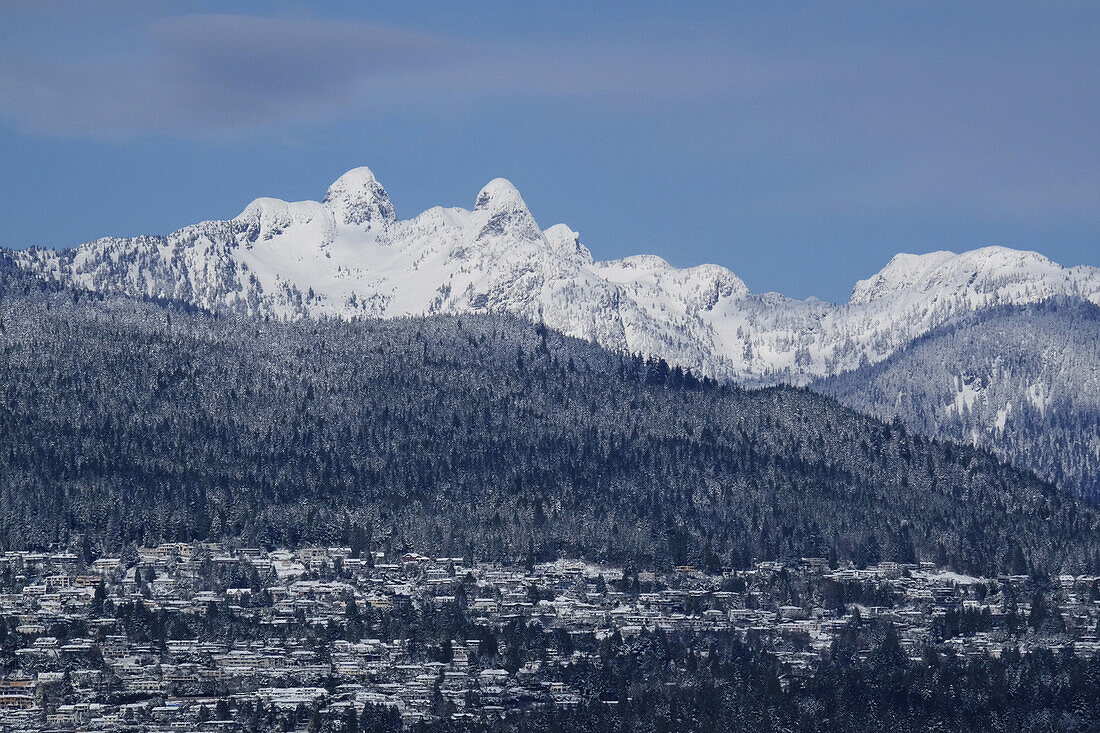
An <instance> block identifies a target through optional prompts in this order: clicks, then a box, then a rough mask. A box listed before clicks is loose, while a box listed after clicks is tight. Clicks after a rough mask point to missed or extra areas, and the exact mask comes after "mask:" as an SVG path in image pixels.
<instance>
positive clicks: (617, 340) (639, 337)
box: [17, 168, 1100, 384]
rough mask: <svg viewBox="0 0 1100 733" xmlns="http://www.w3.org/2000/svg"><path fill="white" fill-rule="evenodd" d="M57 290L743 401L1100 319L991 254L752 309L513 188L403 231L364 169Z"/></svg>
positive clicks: (700, 271) (1073, 273)
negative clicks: (591, 246)
mask: <svg viewBox="0 0 1100 733" xmlns="http://www.w3.org/2000/svg"><path fill="white" fill-rule="evenodd" d="M17 258H18V261H19V262H20V263H21V264H22V265H23V266H24V267H25V268H27V269H29V270H31V271H33V272H35V273H37V274H39V275H41V276H43V277H47V278H53V279H57V280H59V281H61V282H65V283H69V284H73V285H76V286H79V287H82V288H86V289H90V290H94V291H99V292H104V293H114V294H125V295H140V296H148V297H157V298H166V299H172V300H181V301H184V302H188V303H191V304H193V305H196V306H199V307H202V308H204V309H208V310H213V311H242V312H247V313H251V314H259V315H270V316H278V317H285V318H299V317H303V316H337V317H341V318H354V317H359V316H371V317H396V316H407V315H432V314H459V313H484V312H506V313H511V314H514V315H518V316H521V317H524V318H527V319H529V320H535V321H538V322H542V323H544V324H545V325H547V326H549V327H551V328H553V329H555V330H557V331H560V332H562V333H564V334H566V335H569V336H574V337H578V338H583V339H587V340H591V341H594V342H596V343H598V344H600V345H602V346H604V347H606V348H610V349H612V350H616V351H625V352H630V353H637V354H641V355H643V356H646V357H660V358H663V359H665V360H666V361H668V362H670V363H675V364H680V365H683V366H686V367H690V368H691V369H693V370H694V371H695V372H697V373H699V374H702V375H707V376H713V377H717V378H720V379H729V380H735V381H738V382H740V383H742V384H762V383H767V384H775V383H781V382H787V383H794V384H805V383H807V382H809V381H811V380H813V379H815V378H820V377H826V376H830V375H835V374H839V373H841V372H844V371H847V370H850V369H853V368H856V367H859V366H861V365H864V364H874V363H877V362H880V361H882V360H883V359H885V358H886V357H888V356H889V355H891V354H892V353H894V352H895V351H897V350H898V349H899V348H901V347H903V346H905V345H906V344H908V343H909V342H911V341H912V340H913V339H915V338H916V337H918V336H920V335H922V334H925V333H927V332H929V331H930V330H932V329H934V328H935V327H937V326H939V325H941V324H943V323H946V322H948V321H950V320H951V319H952V318H954V317H956V316H959V315H964V314H966V313H970V312H974V311H976V310H980V309H983V308H987V307H992V306H998V305H1019V304H1024V303H1034V302H1039V301H1042V300H1044V299H1047V298H1051V297H1057V296H1062V297H1071V298H1079V299H1082V300H1086V301H1089V302H1092V303H1100V269H1097V268H1093V267H1084V266H1082V267H1074V268H1065V267H1062V266H1061V265H1058V264H1056V263H1054V262H1052V261H1051V260H1049V259H1047V258H1046V257H1043V256H1042V255H1040V254H1038V253H1035V252H1023V251H1016V250H1011V249H1006V248H1002V247H985V248H982V249H976V250H973V251H970V252H965V253H963V254H954V253H952V252H932V253H929V254H923V255H910V254H899V255H897V256H896V257H894V258H893V259H892V260H891V261H890V262H889V263H888V264H887V265H886V267H884V268H883V269H882V270H881V271H880V272H878V273H876V274H874V275H873V276H871V277H869V278H867V279H866V280H861V281H859V282H858V283H856V285H855V287H854V289H853V291H852V295H851V298H850V299H849V301H848V302H847V303H844V304H841V305H834V304H831V303H827V302H823V301H821V300H818V299H816V298H810V299H807V300H794V299H791V298H787V297H784V296H782V295H778V294H775V293H762V294H757V293H750V292H749V289H748V288H747V287H746V285H745V283H744V282H743V281H742V280H741V279H740V278H738V277H737V276H736V275H735V274H734V273H732V272H731V271H729V270H728V269H726V268H724V267H720V266H718V265H709V264H708V265H699V266H697V267H690V268H686V269H678V268H675V267H672V266H671V265H669V264H668V263H667V262H666V261H665V260H663V259H661V258H660V257H655V256H651V255H639V256H633V257H626V258H623V259H620V260H612V261H598V260H595V259H594V258H593V257H592V254H591V253H590V252H589V250H588V248H587V247H585V246H584V245H583V244H582V243H581V241H580V237H579V235H578V234H577V232H575V231H573V230H572V229H570V228H569V227H568V226H566V225H564V224H556V225H554V226H551V227H549V228H547V229H545V230H544V229H542V228H540V226H539V225H538V224H537V223H536V221H535V218H534V217H533V216H532V214H531V212H530V211H529V210H528V208H527V206H526V204H525V203H524V201H523V198H522V196H521V195H520V194H519V192H518V191H517V190H516V189H515V187H514V186H513V185H512V184H511V183H509V182H508V181H506V180H504V179H501V178H498V179H495V180H493V181H490V182H489V183H488V184H487V185H486V186H485V187H484V188H483V189H482V190H481V191H480V192H479V193H478V194H477V197H476V199H475V202H474V206H473V209H472V210H466V209H462V208H442V207H436V208H432V209H429V210H427V211H425V212H423V213H422V214H420V215H418V216H416V217H414V218H412V219H408V220H399V219H398V218H397V215H396V212H395V209H394V206H393V204H392V203H391V201H390V198H389V195H388V194H387V193H386V191H385V189H384V188H383V187H382V186H381V184H379V182H378V181H377V179H376V178H375V176H374V174H373V173H372V172H371V171H370V170H369V169H367V168H356V169H354V170H351V171H349V172H348V173H346V174H344V175H343V176H341V177H340V178H339V179H338V180H337V181H336V182H334V183H333V184H332V186H331V187H329V189H328V191H327V192H326V194H325V196H324V198H323V199H322V200H321V201H320V202H319V203H318V202H313V201H301V202H293V203H291V202H286V201H281V200H278V199H270V198H260V199H256V200H255V201H253V202H252V203H251V204H249V205H248V206H247V207H246V208H245V210H244V211H243V212H242V213H241V214H240V215H239V216H237V217H235V218H233V219H231V220H228V221H208V222H203V223H200V224H195V225H192V226H188V227H185V228H183V229H180V230H179V231H176V232H173V233H171V234H169V235H168V236H141V237H134V238H113V237H112V238H105V239H100V240H97V241H94V242H90V243H87V244H84V245H81V246H79V247H76V248H75V249H71V250H67V251H61V252H58V251H54V250H46V249H31V250H27V251H24V252H20V253H18V254H17Z"/></svg>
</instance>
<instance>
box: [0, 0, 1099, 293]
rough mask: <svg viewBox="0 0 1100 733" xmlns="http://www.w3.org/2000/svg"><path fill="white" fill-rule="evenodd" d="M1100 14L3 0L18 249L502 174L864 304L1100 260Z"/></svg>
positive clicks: (471, 184) (726, 260)
mask: <svg viewBox="0 0 1100 733" xmlns="http://www.w3.org/2000/svg"><path fill="white" fill-rule="evenodd" d="M1097 38H1100V3H1096V2H1095V1H1094V0H1089V1H1088V2H1059V1H1058V0H1046V1H1045V2H1034V3H1032V2H1017V1H1016V0H997V1H996V2H984V1H983V0H973V1H969V2H965V3H960V2H957V0H953V1H952V2H937V1H936V0H919V1H915V2H907V1H906V0H891V2H881V0H875V1H873V2H847V1H845V0H834V1H832V2H818V3H811V2H797V0H792V1H791V2H782V3H776V2H774V1H772V2H759V3H757V2H740V3H729V2H713V3H712V2H706V1H705V0H699V1H697V2H692V3H669V2H667V0H666V1H664V2H648V1H647V0H634V1H633V2H629V3H615V2H600V3H587V4H585V3H577V2H569V3H555V2H552V1H549V0H547V1H544V2H539V3H526V2H520V3H517V2H472V3H465V2H458V1H457V0H451V1H449V2H435V3H433V2H422V1H421V0H402V2H396V3H363V2H361V1H357V2H339V1H338V0H337V1H329V2H324V3H308V2H295V1H293V0H282V1H276V2H271V1H269V2H263V3H247V2H218V3H207V2H200V1H198V0H174V1H173V2H161V1H160V0H83V1H82V2H58V1H57V0H0V166H2V169H3V173H2V174H0V246H4V247H14V248H22V247H26V246H30V245H38V246H47V247H70V246H74V245H76V244H79V243H81V242H84V241H88V240H91V239H95V238H98V237H101V236H108V235H117V236H132V235H137V234H166V233H168V232H171V231H173V230H174V229H177V228H179V227H182V226H185V225H187V224H191V223H194V222H197V221H201V220H206V219H224V218H230V217H232V216H235V215H236V214H237V213H239V212H240V211H241V210H242V209H244V207H245V206H246V205H247V204H248V202H249V201H251V200H252V199H253V198H256V197H258V196H274V197H278V198H283V199H288V200H302V199H313V200H317V199H320V198H321V197H322V196H323V195H324V192H325V189H326V188H327V187H328V185H329V183H331V182H332V181H333V180H335V179H336V178H337V177H338V176H339V175H340V174H342V173H343V172H344V171H346V170H348V169H350V168H353V167H356V166H359V165H367V166H369V167H370V168H371V169H372V170H373V171H374V173H375V174H376V175H377V177H378V179H379V180H380V181H381V182H382V184H383V185H384V186H385V187H386V189H387V190H388V191H389V194H390V197H391V199H392V200H393V202H394V205H395V207H396V208H397V212H398V215H399V216H401V217H402V218H410V217H412V216H415V215H416V214H418V213H419V212H421V211H423V210H424V209H427V208H429V207H431V206H435V205H444V206H464V207H466V208H471V207H472V206H473V201H474V198H475V196H476V194H477V192H478V190H479V189H480V188H481V187H482V186H483V185H484V184H485V183H487V182H488V181H489V180H491V179H492V178H495V177H497V176H503V177H505V178H508V179H509V180H511V181H512V182H513V183H514V184H515V185H516V187H517V188H518V189H519V190H520V192H521V193H522V194H523V196H524V198H525V200H526V201H527V204H528V206H529V207H530V209H531V211H532V213H533V214H534V215H535V218H536V219H537V220H538V222H539V224H540V225H542V226H543V228H546V227H549V226H550V225H552V224H555V223H558V222H565V223H566V224H568V225H569V226H571V227H572V228H573V229H575V230H577V231H579V232H580V234H581V240H582V241H583V242H584V243H585V244H586V245H587V246H588V247H589V249H591V250H592V252H593V254H594V255H595V256H596V257H597V258H599V259H611V258H617V257H622V256H626V255H629V254H639V253H651V254H658V255H661V256H663V257H664V258H665V259H667V260H669V261H670V262H671V263H672V264H674V265H677V266H689V265H694V264H699V263H703V262H714V263H718V264H720V265H724V266H726V267H728V268H730V269H731V270H733V271H734V272H735V273H737V274H738V275H739V276H740V277H741V278H742V279H744V280H745V282H746V283H747V284H748V286H749V287H750V288H751V289H752V290H753V291H754V292H767V291H778V292H782V293H784V294H786V295H790V296H794V297H800V298H802V297H808V296H816V297H820V298H823V299H826V300H831V301H843V300H846V299H847V297H848V295H849V293H850V290H851V287H852V285H853V284H854V283H855V281H856V280H858V279H860V278H864V277H867V276H869V275H870V274H872V273H874V272H875V271H877V270H878V269H880V268H881V267H882V266H883V265H885V264H886V262H887V261H889V259H890V257H892V256H893V255H894V254H895V253H897V252H917V253H920V252H929V251H934V250H941V249H950V250H954V251H957V252H958V251H964V250H967V249H973V248H975V247H981V246H986V245H994V244H995V245H1003V246H1007V247H1014V248H1019V249H1029V250H1036V251H1039V252H1041V253H1043V254H1045V255H1046V256H1048V257H1050V258H1051V259H1053V260H1055V261H1057V262H1060V263H1062V264H1064V265H1067V266H1069V265H1078V264H1087V265H1093V266H1100V43H1097V42H1096V39H1097Z"/></svg>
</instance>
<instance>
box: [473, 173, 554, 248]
mask: <svg viewBox="0 0 1100 733" xmlns="http://www.w3.org/2000/svg"><path fill="white" fill-rule="evenodd" d="M474 212H475V213H478V212H484V213H485V214H488V216H489V218H488V220H487V221H486V222H485V225H484V226H483V227H482V228H481V231H480V232H479V233H478V239H485V238H487V237H492V238H499V237H504V236H510V237H515V238H516V239H519V240H523V241H527V242H537V241H542V240H543V236H542V230H541V229H539V227H538V224H536V223H535V217H533V216H532V215H531V210H530V209H528V208H527V203H526V202H525V201H524V200H523V197H522V196H520V195H519V191H517V190H516V187H515V186H513V185H512V182H511V181H509V180H508V179H506V178H494V179H493V180H491V181H489V182H488V183H486V184H485V187H484V188H482V189H481V191H479V192H478V194H477V199H476V200H475V202H474Z"/></svg>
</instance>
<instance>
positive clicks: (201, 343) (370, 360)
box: [0, 266, 1100, 574]
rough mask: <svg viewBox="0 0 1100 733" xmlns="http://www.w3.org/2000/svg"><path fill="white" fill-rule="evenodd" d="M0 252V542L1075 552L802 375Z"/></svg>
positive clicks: (1052, 562)
mask: <svg viewBox="0 0 1100 733" xmlns="http://www.w3.org/2000/svg"><path fill="white" fill-rule="evenodd" d="M0 277H2V285H0V542H2V543H3V545H4V547H42V546H46V545H48V544H50V543H56V542H59V543H69V542H73V541H74V538H75V535H76V533H79V532H86V534H85V536H84V537H83V538H82V539H81V541H80V544H79V547H80V548H81V549H82V550H83V551H85V552H86V553H88V554H89V555H91V554H93V553H96V552H101V551H102V552H117V551H119V549H120V548H121V547H123V546H124V545H126V544H128V543H131V542H144V543H145V544H149V543H155V542H158V541H162V540H187V539H195V538H228V539H235V540H237V541H239V542H241V543H245V544H259V545H265V546H274V545H282V544H288V545H294V544H301V543H307V542H359V543H367V544H370V545H371V546H373V547H377V548H388V549H397V550H399V549H402V548H409V549H416V550H420V551H430V552H438V553H448V554H464V555H471V556H474V557H477V558H483V559H484V558H512V559H522V558H528V559H535V558H540V559H541V558H549V557H552V556H555V555H573V556H576V555H584V556H587V557H590V558H599V559H607V560H615V561H622V562H628V563H630V562H636V563H639V564H642V563H655V564H658V565H662V566H668V565H672V564H680V563H693V564H698V565H702V566H711V567H714V566H718V565H724V564H729V565H735V566H741V565H745V564H746V563H748V562H750V561H751V560H753V559H761V558H774V557H787V556H806V555H814V556H828V555H832V554H834V553H835V554H836V556H838V557H839V558H840V559H841V560H843V559H846V558H851V559H853V560H855V561H856V562H857V563H869V562H873V561H876V560H878V559H897V560H906V561H911V560H914V559H917V558H921V559H931V560H936V561H938V562H941V563H946V564H950V565H952V566H954V567H955V568H957V569H959V570H963V571H974V572H982V573H987V574H988V573H995V572H998V571H1013V572H1024V571H1027V570H1028V569H1029V568H1031V567H1041V568H1043V569H1047V570H1052V571H1053V570H1059V569H1066V570H1068V569H1082V568H1085V567H1090V568H1092V569H1097V568H1098V566H1100V562H1098V558H1100V552H1098V551H1100V532H1098V531H1097V530H1098V528H1100V522H1098V515H1097V513H1096V511H1095V510H1094V509H1093V508H1091V506H1088V505H1084V504H1081V503H1079V502H1078V501H1076V500H1075V499H1073V498H1071V497H1070V496H1069V495H1067V494H1065V493H1063V492H1060V491H1058V490H1056V489H1054V488H1053V487H1051V486H1050V485H1048V484H1046V483H1043V482H1041V481H1039V480H1037V479H1036V478H1034V477H1033V476H1032V475H1031V474H1028V473H1025V472H1022V471H1018V470H1016V469H1012V468H1008V467H1005V466H1003V465H1001V464H999V463H997V461H996V460H995V459H994V458H993V457H992V456H991V455H989V454H987V453H984V452H982V451H979V450H975V449H971V448H960V447H956V446H953V445H947V444H937V443H932V442H929V441H928V440H926V439H923V438H919V437H915V436H912V435H909V434H907V433H906V431H905V430H904V429H903V428H902V427H901V426H900V425H888V424H884V423H881V422H878V421H876V420H874V419H871V418H867V417H863V416H861V415H859V414H857V413H855V412H852V411H850V410H849V409H847V408H844V407H842V406H840V405H839V404H838V403H836V402H834V401H832V400H830V399H828V398H825V397H822V396H819V395H816V394H814V393H812V392H810V391H807V390H798V389H791V388H777V389H768V390H763V391H743V390H739V389H735V388H730V387H718V386H717V385H715V384H713V383H700V382H699V381H697V380H695V379H694V378H692V377H690V376H688V375H685V374H684V373H683V372H681V371H679V370H670V369H669V368H668V367H667V366H666V365H664V364H663V363H661V362H656V363H652V362H651V363H644V362H641V361H640V360H637V359H631V358H629V357H620V356H617V355H613V354H611V353H609V352H606V351H604V350H601V349H599V348H597V347H595V346H593V345H590V344H588V343H585V342H580V341H576V340H572V339H568V338H565V337H562V336H560V335H558V334H556V333H554V332H552V331H549V330H547V329H543V328H539V327H536V326H532V325H530V324H528V323H526V322H523V321H520V320H517V319H514V318H506V317H495V316H476V317H475V316H465V317H433V318H426V319H397V320H387V321H360V322H353V323H348V322H343V321H327V320H311V321H304V322H298V323H286V322H276V321H263V320H250V319H246V318H240V319H235V318H225V317H222V318H215V317H212V316H209V315H207V314H204V313H199V312H194V311H188V310H186V309H183V308H181V307H176V306H170V305H164V304H157V303H151V302H137V301H132V300H104V299H102V298H101V297H100V296H93V295H88V294H86V293H78V292H75V291H68V290H64V289H59V288H49V287H47V286H44V285H42V284H41V283H39V282H38V281H36V280H33V279H28V278H27V277H26V276H24V275H21V274H19V273H18V272H17V271H16V269H15V268H12V267H10V266H5V267H4V268H3V271H2V276H0Z"/></svg>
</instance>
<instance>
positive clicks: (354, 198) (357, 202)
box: [322, 166, 397, 226]
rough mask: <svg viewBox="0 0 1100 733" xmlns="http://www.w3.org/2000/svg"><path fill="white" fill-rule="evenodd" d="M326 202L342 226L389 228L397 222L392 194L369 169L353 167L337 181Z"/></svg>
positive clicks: (327, 195)
mask: <svg viewBox="0 0 1100 733" xmlns="http://www.w3.org/2000/svg"><path fill="white" fill-rule="evenodd" d="M322 203H323V204H324V205H325V206H326V207H327V208H328V209H329V211H331V212H332V215H333V218H334V219H335V220H336V222H337V223H338V224H350V225H355V226H358V225H363V224H367V225H372V224H377V225H383V226H385V225H387V224H392V223H393V222H395V221H397V212H396V211H394V208H393V203H392V202H390V195H389V194H388V193H386V189H385V188H383V187H382V184H381V183H379V182H378V179H377V178H375V177H374V172H373V171H371V169H370V168H367V167H366V166H360V167H359V168H352V169H351V170H350V171H348V172H347V173H345V174H344V175H342V176H340V177H339V178H337V179H336V180H335V181H334V182H333V184H332V185H331V186H329V188H328V192H327V193H325V198H324V200H323V201H322Z"/></svg>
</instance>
